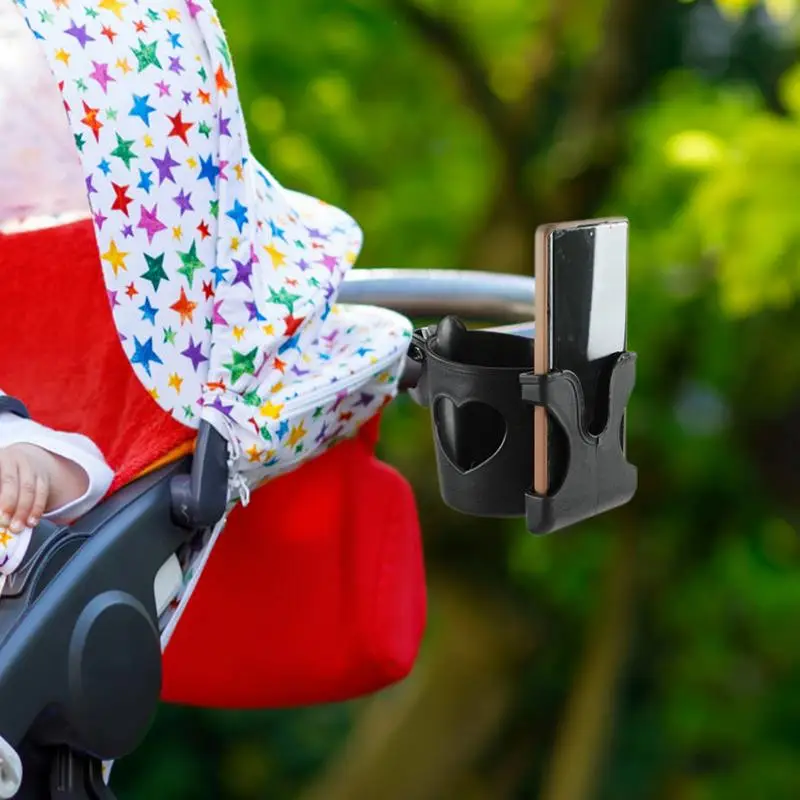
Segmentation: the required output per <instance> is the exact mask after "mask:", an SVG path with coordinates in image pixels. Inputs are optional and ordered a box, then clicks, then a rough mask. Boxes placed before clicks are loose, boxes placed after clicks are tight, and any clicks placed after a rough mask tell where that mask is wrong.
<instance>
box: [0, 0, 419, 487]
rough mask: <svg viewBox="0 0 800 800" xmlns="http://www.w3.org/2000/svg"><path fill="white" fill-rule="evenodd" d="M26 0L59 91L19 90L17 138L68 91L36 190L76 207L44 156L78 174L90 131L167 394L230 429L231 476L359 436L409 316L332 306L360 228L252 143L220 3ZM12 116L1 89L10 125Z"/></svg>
mask: <svg viewBox="0 0 800 800" xmlns="http://www.w3.org/2000/svg"><path fill="white" fill-rule="evenodd" d="M5 2H6V5H7V3H8V0H5ZM16 3H17V6H18V9H19V11H20V12H21V13H22V14H23V15H24V17H25V19H26V20H27V23H28V26H29V27H30V29H31V31H32V32H33V36H35V37H36V38H37V39H38V40H39V41H38V42H34V44H35V45H40V46H41V51H42V53H43V54H44V56H45V57H46V59H47V61H48V63H49V66H50V69H52V71H53V73H54V75H55V81H54V83H55V82H57V83H58V85H59V86H60V87H61V92H62V96H63V102H61V101H59V102H58V104H56V103H55V100H54V98H53V97H52V92H51V93H50V94H45V95H42V96H41V97H40V96H39V95H38V94H37V93H36V92H31V93H30V94H29V95H27V97H26V98H21V97H19V92H17V93H16V95H15V99H14V100H13V102H23V101H25V102H28V103H35V104H36V105H37V110H36V114H30V115H26V116H25V118H24V120H25V121H23V120H18V121H17V123H16V128H14V130H15V131H16V132H15V138H16V140H17V146H22V145H21V144H20V142H26V143H27V142H38V141H40V138H39V132H40V131H42V130H43V129H45V128H49V126H50V122H51V121H53V122H54V123H55V122H56V119H57V118H59V117H61V118H62V121H63V109H64V107H65V106H66V107H67V109H68V115H67V116H68V120H69V127H70V134H69V135H68V136H66V137H62V136H61V135H60V134H59V141H58V145H57V147H51V144H50V141H51V138H52V137H50V138H48V137H44V138H41V142H43V144H42V145H41V148H40V149H39V152H38V153H37V156H36V160H37V168H36V171H35V172H34V173H32V174H34V178H32V179H31V186H32V187H34V188H33V190H32V191H30V192H28V193H27V194H25V193H23V198H25V197H27V200H26V201H25V204H29V203H30V200H31V198H32V197H33V198H35V197H36V195H37V192H38V190H37V189H36V188H35V187H36V184H37V183H38V182H39V181H41V182H42V183H44V184H45V192H44V194H43V198H44V199H43V200H42V205H43V206H46V207H52V206H59V203H63V204H64V207H63V208H61V210H62V211H71V210H73V208H72V207H73V206H74V205H75V202H76V201H77V198H76V192H77V186H78V182H75V183H74V185H75V187H76V189H75V190H74V191H73V190H72V188H71V187H67V188H65V190H64V191H63V192H61V191H59V190H58V189H57V185H58V184H59V183H60V180H58V179H57V178H56V179H55V184H56V188H53V190H52V197H51V196H50V195H49V192H50V189H49V188H46V187H47V186H48V183H47V182H48V175H47V173H48V171H52V173H53V174H54V176H55V174H56V173H58V175H63V177H64V178H66V177H67V172H69V174H72V175H73V178H71V179H70V180H71V181H72V180H73V179H75V181H77V179H76V178H75V176H74V174H73V171H72V168H71V167H70V164H71V162H70V160H69V158H68V157H67V156H66V154H65V153H64V151H63V150H62V144H61V142H62V141H63V142H64V143H68V144H69V145H70V146H72V147H73V149H76V148H77V150H79V151H80V152H79V154H77V153H76V154H75V155H76V157H79V158H80V161H81V166H82V178H81V180H80V182H79V183H80V187H81V190H83V189H84V188H85V190H86V191H87V192H88V202H89V204H90V206H91V214H92V218H93V220H94V223H95V233H96V237H97V243H98V249H99V252H100V255H101V259H102V264H103V270H104V278H105V282H106V287H107V289H108V293H109V298H110V300H111V305H112V309H113V314H114V321H115V324H116V326H117V328H118V330H119V333H120V340H121V342H122V346H123V349H124V351H125V354H126V355H127V357H128V359H129V360H130V362H131V365H132V368H133V370H134V372H135V373H136V375H137V376H138V378H139V379H140V381H141V383H142V384H143V385H144V387H145V388H146V389H147V391H148V392H150V394H151V395H152V396H153V398H154V400H155V401H156V402H157V403H159V405H160V406H161V407H162V408H163V409H164V411H165V412H166V413H169V414H172V415H173V416H174V417H175V418H176V419H177V420H179V421H180V422H181V423H183V424H185V425H187V426H189V427H197V425H198V424H199V422H200V420H202V419H206V420H208V421H209V422H210V423H211V424H213V425H214V426H215V427H216V428H217V429H218V430H219V431H220V432H221V433H222V434H223V435H224V436H225V437H226V438H227V439H228V440H229V442H230V444H231V462H232V463H231V466H232V478H233V481H234V486H233V489H234V490H237V489H239V488H240V487H241V484H242V476H243V475H244V476H245V478H246V480H247V481H248V482H249V483H250V484H251V485H252V484H255V483H257V482H260V481H261V480H263V479H264V478H266V477H271V476H274V475H277V474H280V473H282V472H285V471H287V470H290V469H292V468H294V467H295V466H296V465H297V464H299V463H300V462H301V461H303V460H305V459H307V458H309V457H311V456H313V455H315V454H316V453H318V452H320V451H321V450H323V449H325V448H327V447H328V446H330V445H331V444H334V443H335V442H336V441H338V440H340V439H342V438H345V437H348V436H351V435H353V434H354V433H355V431H357V430H358V428H359V427H360V426H361V425H362V424H363V423H364V422H365V421H366V420H367V419H369V418H370V417H372V416H374V415H375V414H376V413H377V412H378V411H379V410H380V408H381V407H382V406H383V404H385V403H386V402H388V401H389V400H391V399H392V397H394V395H395V393H396V391H397V377H398V374H399V371H400V368H401V365H402V361H403V356H404V354H405V351H406V348H407V346H408V341H409V338H410V334H411V325H410V323H409V322H408V320H406V319H404V318H402V317H401V316H399V315H397V314H394V313H392V312H389V311H386V310H383V309H366V308H359V307H348V308H337V307H336V306H335V300H336V295H337V293H338V291H339V287H340V285H341V283H342V280H343V279H344V276H345V274H346V273H347V271H348V270H349V269H350V268H351V266H352V265H353V263H354V261H355V259H356V256H357V254H358V252H359V251H360V248H361V242H362V236H361V231H360V229H359V228H358V225H357V224H356V223H355V221H354V220H353V219H352V218H351V217H350V216H348V215H347V214H346V213H345V212H343V211H341V210H339V209H336V208H333V207H332V206H330V205H327V204H326V203H323V202H321V201H319V200H316V199H314V198H310V197H306V196H304V195H301V194H298V193H296V192H292V191H289V190H287V189H285V188H284V187H283V186H282V185H281V184H280V183H279V182H278V181H277V179H276V178H275V177H274V176H273V175H272V174H270V173H269V172H268V171H267V170H266V169H265V168H264V167H263V166H262V165H260V164H259V163H258V162H257V161H256V159H255V158H253V156H252V154H251V152H250V148H249V142H248V138H247V130H246V127H245V121H244V116H243V113H242V108H241V104H240V102H239V97H238V93H237V89H236V78H235V72H234V68H233V61H232V57H231V53H230V52H229V49H228V45H227V42H226V40H225V35H224V32H223V31H222V28H221V26H220V22H219V19H218V18H217V15H216V12H215V10H214V8H213V5H212V3H210V2H209V1H208V0H187V1H186V2H185V3H177V4H176V3H171V2H166V0H164V1H163V2H162V1H161V0H159V1H158V2H153V3H151V4H149V5H148V6H147V7H146V8H145V7H144V6H140V5H139V4H138V3H118V2H108V3H105V2H104V3H100V4H99V6H98V7H97V8H95V7H93V6H90V5H82V4H78V3H74V2H73V3H61V2H58V3H53V2H52V0H24V1H23V0H16ZM22 33H25V34H27V35H28V37H29V39H30V40H31V42H33V41H34V40H33V37H32V36H31V33H30V32H28V31H22ZM14 42H15V46H16V40H14ZM28 44H30V42H29V43H28ZM19 52H20V53H24V54H25V58H26V59H28V54H29V49H28V46H27V45H25V46H24V47H22V48H21V49H20V50H19ZM30 56H31V59H32V60H35V59H34V57H33V55H32V54H30ZM15 58H17V56H14V57H13V58H12V59H11V61H10V62H5V63H6V70H7V71H10V74H11V75H14V76H15V77H18V76H16V72H15V70H16V69H17V68H16V67H15V61H14V59H15ZM0 66H1V64H0ZM36 70H39V71H37V72H35V74H36V75H39V76H43V74H44V73H43V72H41V67H40V66H39V67H36ZM15 77H12V78H8V77H6V76H5V75H3V74H2V73H0V84H3V83H5V82H7V81H8V80H14V79H15ZM42 80H43V81H44V78H43V77H42ZM25 83H27V79H25ZM20 91H22V90H20ZM24 91H26V92H28V91H30V87H28V86H26V88H25V90H24ZM15 115H16V112H15V111H14V110H13V105H10V104H9V103H2V104H0V128H4V127H5V126H6V122H7V121H8V118H9V117H11V116H15ZM62 127H63V126H62V125H61V123H60V122H59V123H57V124H54V126H53V131H59V130H61V131H62V133H63V130H62ZM63 146H66V144H65V145H63ZM24 147H27V144H26V145H24ZM45 151H46V152H45ZM65 170H66V171H65ZM0 174H2V172H1V171H0ZM39 210H40V211H42V212H44V211H46V208H42V209H39ZM12 211H13V209H12ZM237 479H238V482H237Z"/></svg>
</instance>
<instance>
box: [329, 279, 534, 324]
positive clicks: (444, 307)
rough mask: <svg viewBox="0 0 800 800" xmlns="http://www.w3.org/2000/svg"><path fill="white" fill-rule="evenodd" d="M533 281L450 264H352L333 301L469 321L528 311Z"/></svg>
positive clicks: (508, 318)
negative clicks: (366, 266) (376, 266)
mask: <svg viewBox="0 0 800 800" xmlns="http://www.w3.org/2000/svg"><path fill="white" fill-rule="evenodd" d="M534 297H535V281H534V279H533V278H532V277H525V276H523V275H508V274H502V273H497V272H481V271H476V270H454V269H395V268H384V269H354V270H351V271H350V272H349V273H348V274H347V276H346V277H345V280H344V283H343V284H342V287H341V290H340V292H339V301H340V302H342V303H354V304H361V305H374V306H382V307H384V308H389V309H392V310H393V311H397V312H398V313H401V314H406V315H408V316H410V317H442V316H446V315H448V314H455V315H458V316H461V317H464V318H467V319H470V320H473V321H486V322H523V321H527V320H531V319H533V316H534V311H533V308H534Z"/></svg>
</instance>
